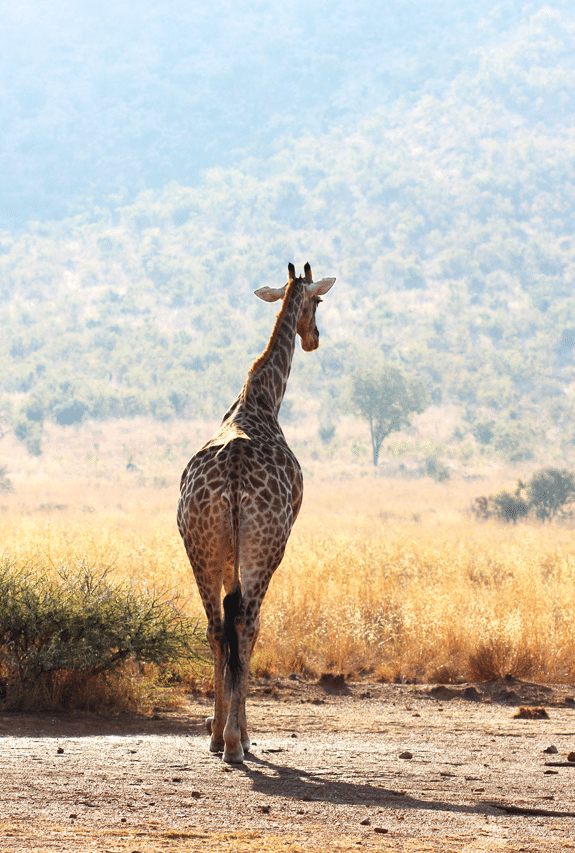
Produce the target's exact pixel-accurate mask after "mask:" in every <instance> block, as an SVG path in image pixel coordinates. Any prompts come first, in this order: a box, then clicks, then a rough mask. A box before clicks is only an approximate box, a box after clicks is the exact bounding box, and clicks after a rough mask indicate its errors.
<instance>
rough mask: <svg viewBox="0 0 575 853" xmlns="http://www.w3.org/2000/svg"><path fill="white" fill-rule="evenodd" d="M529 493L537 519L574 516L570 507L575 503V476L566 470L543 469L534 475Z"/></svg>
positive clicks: (529, 485) (528, 486)
mask: <svg viewBox="0 0 575 853" xmlns="http://www.w3.org/2000/svg"><path fill="white" fill-rule="evenodd" d="M527 493H528V495H529V505H530V506H531V507H533V509H534V510H535V515H536V516H537V518H540V519H541V520H542V521H545V520H546V519H552V518H554V517H555V516H556V515H557V516H559V517H560V518H565V517H567V516H570V515H571V514H572V513H571V511H570V510H569V509H568V507H569V505H570V504H572V503H573V502H575V475H574V474H572V473H571V472H570V471H567V469H565V468H563V469H561V470H560V469H558V468H542V469H541V470H540V471H536V472H535V474H533V476H532V478H531V480H530V481H529V483H528V484H527Z"/></svg>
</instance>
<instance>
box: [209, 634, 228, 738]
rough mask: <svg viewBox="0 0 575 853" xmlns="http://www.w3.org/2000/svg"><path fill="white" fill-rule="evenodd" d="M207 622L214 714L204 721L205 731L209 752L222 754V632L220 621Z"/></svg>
mask: <svg viewBox="0 0 575 853" xmlns="http://www.w3.org/2000/svg"><path fill="white" fill-rule="evenodd" d="M214 622H215V620H208V630H207V637H208V642H209V644H210V648H211V650H212V657H213V659H214V713H213V716H211V717H208V718H207V719H206V729H207V732H208V734H209V735H211V738H210V752H222V751H223V749H224V746H225V744H224V724H225V711H226V709H225V701H224V683H223V682H224V666H225V650H224V648H223V630H222V625H221V621H220V622H219V624H218V623H217V622H215V624H214Z"/></svg>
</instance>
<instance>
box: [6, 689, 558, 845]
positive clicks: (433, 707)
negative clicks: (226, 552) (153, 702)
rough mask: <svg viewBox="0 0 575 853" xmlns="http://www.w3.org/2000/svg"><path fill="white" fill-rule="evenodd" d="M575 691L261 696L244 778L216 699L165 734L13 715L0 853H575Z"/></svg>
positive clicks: (174, 720)
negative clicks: (224, 739)
mask: <svg viewBox="0 0 575 853" xmlns="http://www.w3.org/2000/svg"><path fill="white" fill-rule="evenodd" d="M573 692H574V691H573V688H572V687H571V688H567V687H550V686H548V685H539V684H528V683H525V682H517V681H514V682H513V683H509V682H494V683H491V684H488V685H484V684H476V685H437V686H434V687H430V686H415V685H388V684H387V685H382V684H372V683H367V682H358V683H352V684H347V683H345V681H344V680H339V681H337V680H336V682H330V681H329V679H327V680H326V679H324V680H323V682H322V681H320V682H318V683H315V684H311V683H309V682H304V681H302V680H301V679H295V678H292V679H276V680H270V681H260V682H258V683H257V684H255V685H254V687H253V690H252V697H251V699H250V700H249V708H248V719H249V722H250V732H251V735H252V739H253V742H254V743H253V748H252V751H251V752H250V753H249V754H248V755H247V757H246V761H245V763H244V764H242V765H238V766H233V767H230V766H228V765H225V764H224V763H223V762H222V760H221V756H215V755H212V754H210V752H209V751H208V738H207V735H206V733H205V729H204V722H203V721H204V718H205V716H206V715H207V714H208V713H209V710H210V705H211V702H210V700H209V699H207V698H204V697H192V699H191V701H190V705H189V708H186V709H185V711H183V712H181V713H179V714H164V715H162V714H159V715H158V714H156V715H155V717H154V718H114V719H102V718H86V717H78V716H76V717H65V716H51V717H48V716H42V717H30V716H22V715H8V714H4V715H1V716H0V773H1V788H0V804H1V813H0V839H1V841H2V846H1V847H0V850H1V851H30V850H34V851H38V853H41V851H43V850H51V851H64V850H65V851H85V850H99V851H100V850H102V851H104V850H109V851H112V853H115V851H120V850H122V851H132V853H135V851H140V853H145V851H147V850H160V849H170V850H180V849H181V850H184V849H185V850H196V849H198V850H199V849H212V847H211V844H212V843H213V844H214V845H215V846H214V848H213V849H228V848H227V847H226V844H228V843H229V844H231V845H232V847H233V845H234V844H235V845H236V846H237V845H239V844H240V841H241V845H243V846H242V847H241V849H246V850H248V849H249V850H251V849H253V850H266V849H272V846H273V845H272V841H273V840H274V839H277V838H280V837H281V838H283V839H288V840H290V841H292V842H293V843H294V844H296V848H294V849H297V844H299V845H301V846H302V848H303V849H306V850H307V849H312V848H313V849H314V850H316V851H319V850H323V849H325V850H328V849H330V850H331V849H349V850H351V849H354V850H355V849H357V848H358V847H365V848H367V849H372V848H373V849H381V847H382V844H384V846H385V849H388V850H394V849H397V850H414V851H416V850H417V851H422V850H429V851H436V850H437V851H459V850H461V851H463V850H465V851H476V850H477V851H479V850H482V851H486V850H489V851H495V850H513V851H515V850H516V851H520V850H525V851H535V850H537V851H542V850H545V851H564V850H568V849H575V841H574V839H575V803H574V802H573V796H572V790H573V783H574V782H575V762H571V761H569V760H568V757H569V754H570V753H573V751H574V750H575V703H574V702H573V701H571V697H572V696H573ZM510 694H512V695H510ZM519 706H521V707H524V708H525V707H537V708H541V707H545V710H546V712H547V717H540V716H534V717H517V716H514V715H515V714H516V713H517V708H518V707H519ZM550 747H554V749H550ZM234 834H235V835H234ZM234 839H235V841H234ZM166 845H167V847H166ZM232 847H231V848H230V849H232ZM238 849H239V847H238ZM273 849H276V848H275V847H274V848H273ZM278 849H279V848H278Z"/></svg>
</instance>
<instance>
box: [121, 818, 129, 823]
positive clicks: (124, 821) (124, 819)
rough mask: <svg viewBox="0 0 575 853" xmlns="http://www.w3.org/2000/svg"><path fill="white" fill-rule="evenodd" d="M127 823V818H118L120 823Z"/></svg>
mask: <svg viewBox="0 0 575 853" xmlns="http://www.w3.org/2000/svg"><path fill="white" fill-rule="evenodd" d="M127 822H128V818H126V817H121V818H120V823H127Z"/></svg>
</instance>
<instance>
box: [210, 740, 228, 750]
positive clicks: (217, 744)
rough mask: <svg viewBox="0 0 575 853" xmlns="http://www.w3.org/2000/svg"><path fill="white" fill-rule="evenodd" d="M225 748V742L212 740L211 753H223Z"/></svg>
mask: <svg viewBox="0 0 575 853" xmlns="http://www.w3.org/2000/svg"><path fill="white" fill-rule="evenodd" d="M225 746H226V745H225V743H224V742H223V740H214V738H212V739H211V740H210V752H223V751H224V749H225Z"/></svg>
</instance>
